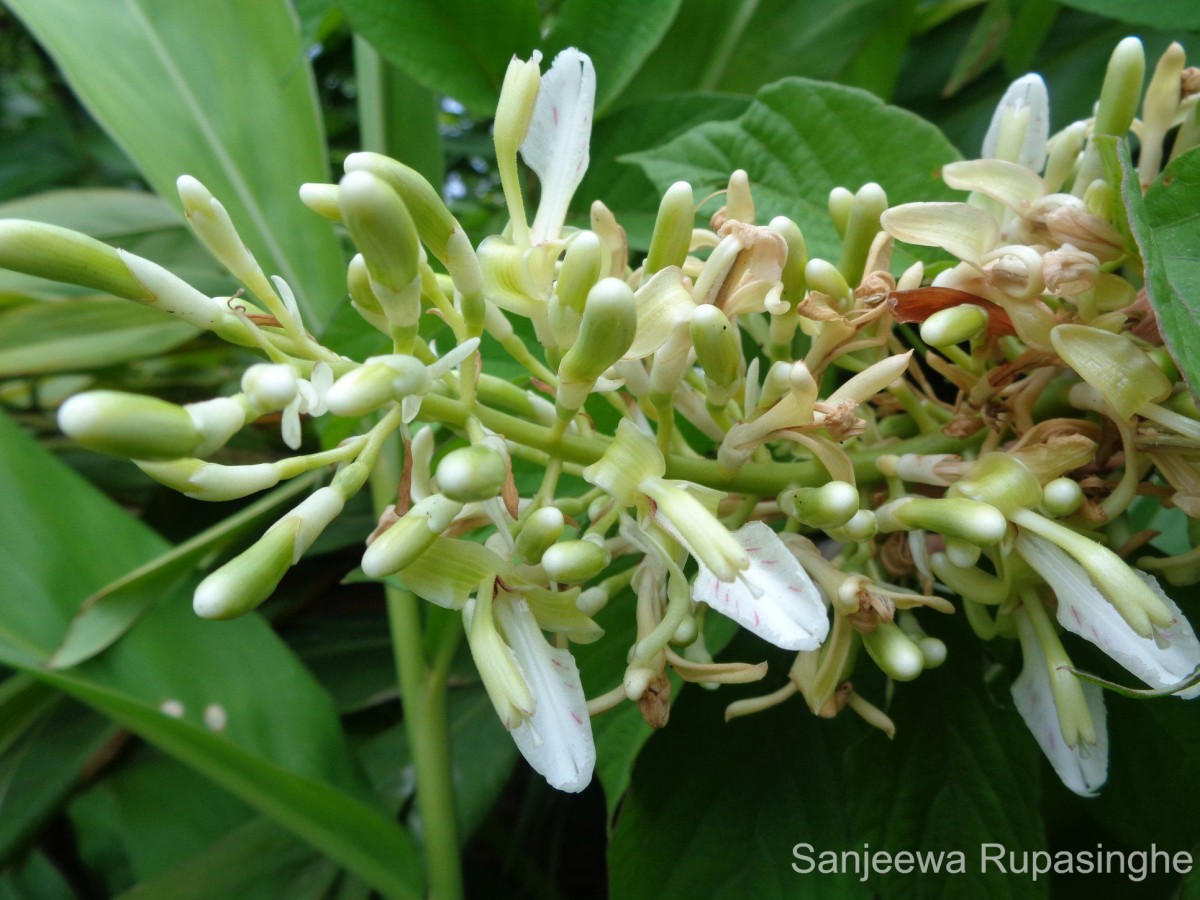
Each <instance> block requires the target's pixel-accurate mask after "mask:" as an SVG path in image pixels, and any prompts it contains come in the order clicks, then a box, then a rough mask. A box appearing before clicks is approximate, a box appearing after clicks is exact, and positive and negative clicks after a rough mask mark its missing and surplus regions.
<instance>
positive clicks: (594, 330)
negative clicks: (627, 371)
mask: <svg viewBox="0 0 1200 900" xmlns="http://www.w3.org/2000/svg"><path fill="white" fill-rule="evenodd" d="M636 330H637V304H636V302H635V301H634V299H633V291H632V290H630V288H629V285H627V284H626V283H625V282H624V281H621V279H619V278H605V279H603V280H602V281H600V282H599V283H597V285H596V286H595V287H594V288H592V289H591V291H589V292H588V298H587V304H586V305H585V307H584V310H583V320H582V321H581V322H580V325H579V337H578V338H577V339H576V341H575V343H574V344H573V345H572V346H571V349H570V350H568V351H567V353H566V355H565V356H563V358H562V362H560V363H559V366H558V379H559V388H558V397H557V398H556V399H557V404H556V405H557V406H558V408H559V416H560V418H569V417H570V416H571V415H573V414H574V413H575V411H576V410H578V409H579V408H580V407H581V406H583V401H584V400H586V399H587V395H588V393H590V392H591V389H592V386H593V385H594V384H595V383H596V379H598V378H599V377H600V376H601V375H603V374H604V372H605V371H606V370H607V369H608V368H609V366H611V365H612V364H613V363H615V362H617V361H618V360H619V359H620V358H621V357H622V356H624V355H625V352H626V351H627V350H628V349H629V348H630V347H631V346H632V345H633V337H634V333H635V332H636Z"/></svg>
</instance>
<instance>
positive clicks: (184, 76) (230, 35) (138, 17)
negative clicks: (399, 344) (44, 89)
mask: <svg viewBox="0 0 1200 900" xmlns="http://www.w3.org/2000/svg"><path fill="white" fill-rule="evenodd" d="M6 3H7V5H8V7H9V8H10V9H11V10H12V11H13V12H14V13H16V14H17V15H18V16H19V17H20V18H21V20H22V21H23V22H24V23H25V25H26V26H27V27H28V28H29V30H30V31H31V32H33V34H34V36H35V37H36V38H37V39H38V41H39V42H40V43H41V44H42V46H44V47H45V48H46V50H47V51H48V52H49V53H50V55H51V56H52V57H53V58H54V61H55V62H56V63H57V64H58V66H59V68H60V70H61V71H62V73H63V75H64V76H65V77H66V79H67V81H68V82H69V83H70V85H71V87H72V88H73V89H74V91H75V93H76V95H77V96H78V98H79V99H80V100H81V101H82V102H83V104H84V105H85V106H86V107H87V108H88V110H89V111H90V112H91V113H92V115H93V116H94V117H95V118H96V120H97V121H98V122H99V123H100V124H101V126H102V127H103V128H104V129H105V130H106V131H107V132H108V133H109V134H110V135H112V137H113V138H114V139H115V140H116V142H117V143H118V144H119V145H120V146H121V148H122V149H123V150H125V152H126V153H127V154H128V155H129V156H130V158H131V159H132V160H133V161H134V163H135V164H136V165H137V166H138V168H139V169H140V170H141V171H142V173H143V174H144V175H145V177H146V180H147V181H148V182H149V183H150V185H151V186H152V187H153V188H154V190H155V191H156V192H157V193H159V194H160V195H162V196H163V197H164V198H166V199H167V200H169V201H170V202H171V203H172V205H178V199H177V195H176V192H175V180H176V179H177V178H178V177H179V176H180V175H182V174H185V173H186V174H190V175H194V176H195V177H196V178H199V179H200V180H201V181H202V182H204V184H205V185H206V186H207V187H208V188H209V190H211V191H212V192H213V194H214V195H215V196H216V197H217V198H218V199H219V200H220V201H221V202H222V203H223V204H225V206H226V208H227V209H228V210H229V214H230V216H231V217H232V218H233V221H234V223H235V224H236V225H237V226H238V228H239V229H240V231H241V234H242V237H243V238H244V239H245V241H246V243H247V245H248V246H249V247H250V248H251V250H252V251H253V252H254V253H255V255H256V256H257V257H258V260H259V262H260V263H261V264H262V265H263V267H264V269H266V270H267V271H268V273H270V274H279V275H281V276H283V278H284V279H285V280H286V281H287V282H288V283H289V284H290V285H291V286H292V288H293V290H294V291H295V293H296V297H297V299H298V300H299V302H300V305H301V309H302V310H303V311H304V313H305V315H306V316H307V317H308V325H309V327H310V328H312V329H314V330H318V329H319V328H320V327H321V326H323V325H324V324H325V322H326V321H327V320H328V318H329V316H330V315H331V314H332V312H333V308H334V305H335V304H336V303H337V302H339V301H340V299H341V297H342V295H343V294H344V293H345V284H344V278H343V274H342V264H343V261H342V256H341V252H340V250H339V249H338V245H337V242H336V240H335V238H334V236H333V232H332V231H331V230H330V228H329V225H328V223H327V222H323V221H322V220H320V219H319V218H318V217H316V216H314V215H312V214H311V213H309V212H307V211H306V210H305V209H304V207H303V206H302V204H301V203H300V201H299V199H298V198H297V195H296V191H297V189H298V188H299V186H300V184H301V183H302V182H305V181H327V180H328V161H327V158H326V151H325V138H324V133H323V129H322V124H321V120H320V116H319V110H318V106H317V102H316V92H315V90H314V85H313V80H312V73H311V69H310V68H309V66H308V63H307V61H306V60H305V57H304V54H303V48H302V47H301V46H300V42H299V31H298V28H297V24H296V21H295V17H294V12H293V10H292V8H291V5H290V4H289V3H288V2H287V0H257V2H254V3H248V4H229V3H215V4H214V3H195V2H192V0H153V2H151V0H94V2H90V3H77V2H74V0H6ZM98 48H103V52H98Z"/></svg>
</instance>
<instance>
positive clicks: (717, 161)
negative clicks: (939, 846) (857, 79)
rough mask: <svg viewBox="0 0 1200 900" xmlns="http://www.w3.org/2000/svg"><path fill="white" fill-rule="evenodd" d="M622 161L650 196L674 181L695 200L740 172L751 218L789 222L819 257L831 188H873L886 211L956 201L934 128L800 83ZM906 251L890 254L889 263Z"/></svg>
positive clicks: (856, 95)
mask: <svg viewBox="0 0 1200 900" xmlns="http://www.w3.org/2000/svg"><path fill="white" fill-rule="evenodd" d="M900 148H903V150H902V152H901V150H900ZM630 158H631V159H632V160H634V161H636V162H637V163H639V164H640V165H641V166H642V168H643V169H644V170H645V172H646V174H647V175H648V176H649V177H650V180H651V181H653V182H654V183H655V186H656V187H657V188H658V189H659V190H660V191H662V190H665V189H666V188H667V187H668V186H669V185H670V184H671V183H672V182H674V181H677V180H679V179H683V180H686V181H689V182H691V184H692V187H693V189H694V190H695V192H696V196H697V197H703V196H704V195H706V194H708V193H710V192H711V191H715V190H719V189H721V188H724V187H725V185H726V183H727V182H728V179H729V173H730V172H732V171H733V170H734V169H739V168H741V169H745V170H746V172H747V173H748V174H749V176H750V185H751V189H752V190H753V192H754V199H755V202H756V205H757V212H758V219H759V221H760V222H764V223H765V222H767V221H769V220H770V218H771V217H772V216H776V215H786V216H790V217H791V218H792V219H794V220H795V221H796V223H797V224H798V225H799V226H800V228H801V230H802V231H803V232H804V238H805V241H806V242H807V244H808V250H809V254H810V255H811V256H816V257H822V258H825V259H837V254H838V246H839V243H838V237H837V232H836V231H835V230H834V227H833V225H832V223H831V222H830V220H829V213H828V200H829V191H830V190H831V189H832V188H834V187H837V186H839V185H840V186H842V187H847V188H849V189H850V190H852V191H853V190H857V189H858V188H859V187H861V186H862V185H863V184H865V183H867V182H869V181H875V182H878V183H879V184H880V185H882V186H883V188H884V190H885V191H887V195H888V200H889V202H890V203H891V204H892V205H895V204H898V203H905V202H908V201H917V200H926V201H928V200H942V199H945V200H951V199H958V197H956V196H955V194H954V192H952V191H951V190H950V189H949V188H947V187H946V186H945V185H943V184H942V182H941V179H940V178H939V175H938V173H939V170H940V169H941V167H942V165H944V164H945V163H948V162H951V161H953V160H955V159H958V158H959V154H958V151H956V150H955V149H954V147H952V146H951V145H950V143H949V142H948V141H947V140H946V139H945V137H943V136H942V134H941V132H939V131H938V130H937V128H935V127H934V126H933V125H930V124H929V123H928V122H925V121H923V120H921V119H920V118H918V117H916V116H914V115H912V114H911V113H908V112H904V111H903V110H899V109H896V108H894V107H889V106H885V105H884V104H883V103H882V101H880V100H879V99H877V98H876V97H874V96H872V95H871V94H868V93H866V92H865V91H860V90H857V89H855V88H847V87H841V86H839V85H834V84H825V83H821V82H816V81H809V80H807V79H804V78H785V79H784V80H782V81H779V82H776V83H775V84H772V85H770V86H768V87H765V88H763V89H762V90H761V91H760V92H759V93H758V95H757V97H756V98H755V101H754V103H753V104H751V106H750V108H749V109H748V110H747V111H746V112H745V113H744V114H743V115H742V116H741V117H740V118H738V119H735V120H733V121H729V122H716V123H710V124H704V125H700V126H698V127H696V128H693V129H692V130H691V131H688V132H686V133H685V134H683V135H680V136H679V137H677V138H676V139H675V140H673V141H671V142H670V143H668V144H665V145H663V146H661V147H658V148H656V149H654V150H648V151H646V152H643V153H638V154H634V155H632V156H631V157H630ZM831 160H837V164H836V165H833V164H831V162H830V161H831ZM906 253H907V251H906V250H904V249H903V248H901V247H897V248H896V256H897V259H899V260H903V259H905V254H906Z"/></svg>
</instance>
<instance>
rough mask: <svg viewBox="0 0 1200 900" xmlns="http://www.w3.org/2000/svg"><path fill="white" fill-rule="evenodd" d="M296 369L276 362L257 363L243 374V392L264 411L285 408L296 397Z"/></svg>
mask: <svg viewBox="0 0 1200 900" xmlns="http://www.w3.org/2000/svg"><path fill="white" fill-rule="evenodd" d="M298 389H299V388H298V387H297V380H296V370H295V369H293V368H292V367H291V366H286V365H279V364H274V363H255V364H254V365H252V366H250V368H248V369H247V370H246V371H245V373H244V374H243V375H242V393H243V394H245V395H246V399H247V400H249V401H250V403H252V404H253V405H254V407H255V408H256V409H258V410H261V411H262V412H269V411H272V410H277V409H283V408H284V407H285V406H287V405H288V404H289V403H291V402H292V400H293V399H295V397H296V391H297V390H298Z"/></svg>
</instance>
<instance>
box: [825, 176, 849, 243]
mask: <svg viewBox="0 0 1200 900" xmlns="http://www.w3.org/2000/svg"><path fill="white" fill-rule="evenodd" d="M853 209H854V195H853V194H852V193H850V191H848V190H846V188H844V187H835V188H834V189H833V190H831V191H830V192H829V218H831V219H832V220H833V227H834V228H836V229H837V233H838V237H840V238H842V239H843V240H844V239H845V237H846V228H847V227H848V226H849V224H850V214H851V211H852V210H853Z"/></svg>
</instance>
